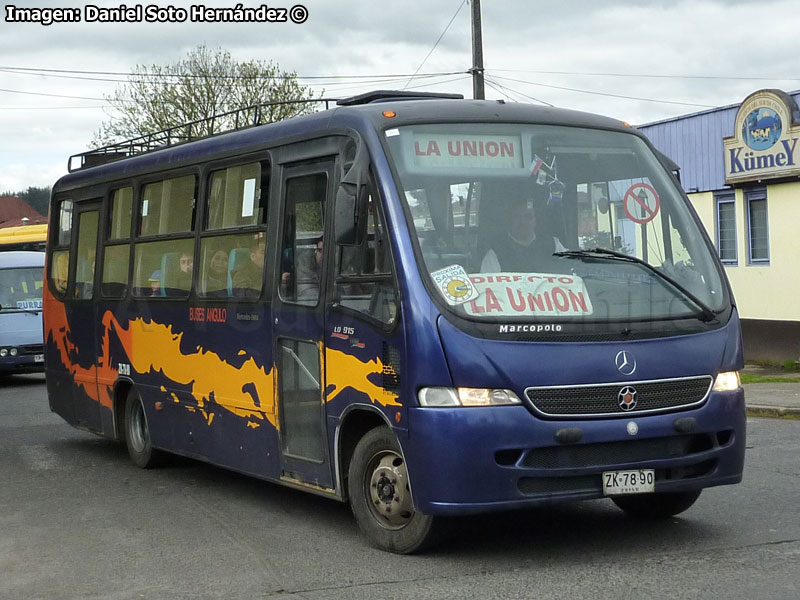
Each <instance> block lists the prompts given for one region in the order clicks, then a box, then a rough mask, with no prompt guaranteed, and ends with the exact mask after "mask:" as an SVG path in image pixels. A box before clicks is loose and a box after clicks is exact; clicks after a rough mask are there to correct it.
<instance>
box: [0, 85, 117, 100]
mask: <svg viewBox="0 0 800 600" xmlns="http://www.w3.org/2000/svg"><path fill="white" fill-rule="evenodd" d="M0 92H5V93H7V94H25V95H27V96H48V97H50V98H71V99H73V100H95V101H99V102H105V98H90V97H88V96H67V95H65V94H45V93H44V92H23V91H20V90H7V89H3V88H0Z"/></svg>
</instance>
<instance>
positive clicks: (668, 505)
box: [611, 490, 702, 519]
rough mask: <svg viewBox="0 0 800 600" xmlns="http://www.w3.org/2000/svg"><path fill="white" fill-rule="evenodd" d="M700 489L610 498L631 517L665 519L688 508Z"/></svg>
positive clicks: (696, 497) (698, 494) (694, 500)
mask: <svg viewBox="0 0 800 600" xmlns="http://www.w3.org/2000/svg"><path fill="white" fill-rule="evenodd" d="M701 491H702V490H692V491H689V492H661V493H660V494H641V495H636V496H619V497H617V498H612V499H611V500H612V501H613V502H614V504H616V505H617V506H618V507H619V508H621V509H622V510H624V511H625V512H626V513H627V514H629V515H630V516H632V517H636V518H639V519H666V518H668V517H672V516H674V515H677V514H679V513H682V512H683V511H685V510H686V509H688V508H689V507H690V506H691V505H692V504H694V503H695V502H696V501H697V499H698V498H699V497H700V492H701Z"/></svg>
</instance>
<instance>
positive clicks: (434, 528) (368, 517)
mask: <svg viewBox="0 0 800 600" xmlns="http://www.w3.org/2000/svg"><path fill="white" fill-rule="evenodd" d="M348 494H349V496H350V506H351V508H352V510H353V515H354V516H355V519H356V523H358V527H359V529H360V530H361V532H362V533H363V534H364V535H365V536H366V537H367V539H368V540H369V542H370V543H371V544H372V545H373V546H375V547H377V548H380V549H381V550H387V551H389V552H394V553H397V554H411V553H413V552H418V551H420V550H423V549H425V548H427V547H430V546H431V545H432V544H433V543H435V541H436V539H437V538H438V535H437V534H438V532H439V530H440V528H441V523H440V522H439V521H438V520H437V519H436V518H434V517H432V516H430V515H424V514H422V513H420V512H418V511H416V510H414V504H413V501H412V498H411V484H410V481H409V478H408V471H407V469H406V464H405V460H404V459H403V453H402V451H401V450H400V443H399V442H398V441H397V438H396V437H395V435H394V433H392V431H391V429H389V428H388V427H377V428H375V429H372V430H370V431H369V432H367V434H366V435H364V437H363V438H361V440H360V441H359V442H358V444H357V445H356V448H355V451H354V452H353V458H352V460H351V461H350V467H349V469H348Z"/></svg>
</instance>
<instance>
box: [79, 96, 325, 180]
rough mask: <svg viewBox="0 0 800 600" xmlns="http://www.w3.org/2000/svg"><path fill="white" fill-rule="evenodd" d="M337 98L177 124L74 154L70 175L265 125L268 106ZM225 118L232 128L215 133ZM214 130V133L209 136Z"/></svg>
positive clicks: (256, 106)
mask: <svg viewBox="0 0 800 600" xmlns="http://www.w3.org/2000/svg"><path fill="white" fill-rule="evenodd" d="M333 101H334V100H333V99H329V98H318V99H314V100H305V99H302V100H282V101H278V102H263V103H261V104H253V105H252V106H245V107H243V108H237V109H236V110H231V111H228V112H225V113H220V114H214V115H211V116H210V117H205V118H203V119H197V120H196V121H189V122H188V123H183V124H181V125H175V126H174V127H170V128H168V129H163V130H161V131H156V132H153V133H148V134H145V135H142V136H139V137H136V138H132V139H130V140H125V141H123V142H117V143H115V144H110V145H108V146H103V147H101V148H95V149H93V150H87V151H86V152H81V153H79V154H73V155H72V156H70V157H69V160H68V162H67V170H68V171H69V172H70V173H73V172H74V171H80V170H82V169H88V168H90V167H96V166H99V165H104V164H107V163H110V162H114V161H117V160H122V159H124V158H129V157H131V156H136V155H138V154H144V153H145V152H152V151H155V150H162V149H164V148H169V147H171V146H177V145H179V144H185V143H187V142H193V141H196V140H199V139H203V138H208V137H213V136H215V135H219V134H222V133H229V132H231V131H239V130H241V129H248V128H250V127H256V126H258V125H264V124H265V123H266V121H264V116H265V114H266V111H265V110H264V109H265V108H267V107H271V106H280V105H286V104H315V103H322V102H324V103H325V108H329V103H330V102H333ZM220 119H225V120H227V121H230V122H231V126H230V127H228V128H226V129H221V130H219V131H215V126H216V125H218V123H217V120H220ZM208 131H211V132H212V133H207V132H208Z"/></svg>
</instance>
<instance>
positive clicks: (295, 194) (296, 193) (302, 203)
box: [280, 173, 328, 306]
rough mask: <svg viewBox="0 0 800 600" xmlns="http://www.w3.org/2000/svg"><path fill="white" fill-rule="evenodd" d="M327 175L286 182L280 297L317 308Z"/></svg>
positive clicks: (307, 176) (296, 178) (309, 176)
mask: <svg viewBox="0 0 800 600" xmlns="http://www.w3.org/2000/svg"><path fill="white" fill-rule="evenodd" d="M327 185H328V177H327V174H326V173H315V174H313V175H304V176H302V177H295V178H293V179H289V180H287V181H286V217H285V221H284V229H283V249H282V252H281V268H280V272H281V283H280V296H281V299H282V300H284V301H286V302H296V303H298V304H306V305H309V306H315V305H316V304H317V301H318V300H319V293H320V283H321V279H322V264H323V263H322V257H323V253H322V249H323V246H324V244H323V237H322V236H323V232H324V230H325V226H324V215H325V196H326V191H327Z"/></svg>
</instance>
